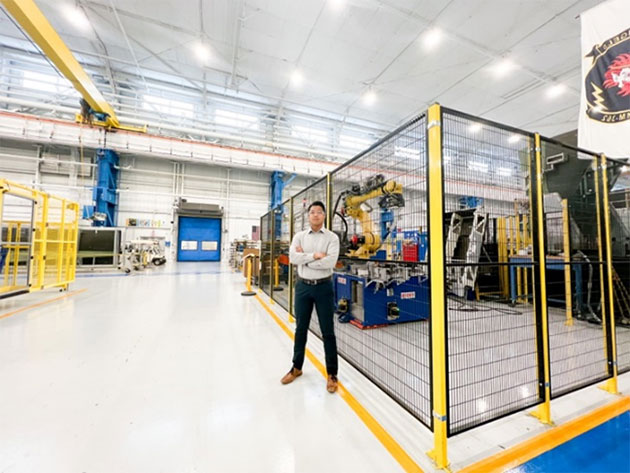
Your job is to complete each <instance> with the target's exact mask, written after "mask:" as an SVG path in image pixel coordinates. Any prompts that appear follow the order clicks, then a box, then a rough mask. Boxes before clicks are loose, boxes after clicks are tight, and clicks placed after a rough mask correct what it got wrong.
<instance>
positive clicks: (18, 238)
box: [13, 222, 22, 286]
mask: <svg viewBox="0 0 630 473" xmlns="http://www.w3.org/2000/svg"><path fill="white" fill-rule="evenodd" d="M15 226H16V228H15V247H14V248H15V250H14V252H13V286H17V281H18V267H19V266H20V251H22V248H21V245H20V243H21V242H22V223H20V222H16V224H15Z"/></svg>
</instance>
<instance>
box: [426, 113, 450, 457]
mask: <svg viewBox="0 0 630 473" xmlns="http://www.w3.org/2000/svg"><path fill="white" fill-rule="evenodd" d="M441 121H442V112H441V109H440V105H438V104H434V105H431V107H429V111H428V118H427V134H428V137H427V138H428V141H429V152H428V158H429V182H428V194H429V253H430V258H431V259H430V263H429V274H430V275H431V316H430V317H431V319H430V320H431V352H432V353H431V356H432V371H433V379H432V389H433V437H434V444H433V450H431V451H430V452H428V453H427V454H428V455H429V457H430V458H431V459H433V461H435V463H436V465H437V467H438V468H447V467H448V456H447V440H446V437H447V433H448V417H447V406H448V401H447V395H448V393H447V392H446V297H445V288H444V264H445V259H444V195H443V177H442V123H441Z"/></svg>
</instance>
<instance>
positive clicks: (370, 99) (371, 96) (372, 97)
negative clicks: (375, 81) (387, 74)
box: [363, 89, 376, 107]
mask: <svg viewBox="0 0 630 473" xmlns="http://www.w3.org/2000/svg"><path fill="white" fill-rule="evenodd" d="M375 102H376V92H374V91H373V90H372V89H369V90H368V91H367V92H366V93H365V94H363V103H364V104H365V105H367V106H368V107H369V106H371V105H374V103H375Z"/></svg>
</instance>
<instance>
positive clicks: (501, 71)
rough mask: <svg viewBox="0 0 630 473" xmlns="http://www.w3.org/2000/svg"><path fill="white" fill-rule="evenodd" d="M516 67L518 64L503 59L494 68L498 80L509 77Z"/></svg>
mask: <svg viewBox="0 0 630 473" xmlns="http://www.w3.org/2000/svg"><path fill="white" fill-rule="evenodd" d="M515 67H516V64H514V63H513V62H512V61H511V60H510V59H502V60H501V61H499V62H498V63H497V64H496V65H495V66H494V67H493V70H494V74H495V75H496V76H497V78H499V79H500V78H502V77H505V76H506V75H508V74H509V73H510V72H511V71H512V70H513V69H514V68H515Z"/></svg>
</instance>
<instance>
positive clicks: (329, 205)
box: [326, 173, 333, 230]
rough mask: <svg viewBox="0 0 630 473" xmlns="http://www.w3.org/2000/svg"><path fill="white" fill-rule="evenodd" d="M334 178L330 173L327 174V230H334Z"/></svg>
mask: <svg viewBox="0 0 630 473" xmlns="http://www.w3.org/2000/svg"><path fill="white" fill-rule="evenodd" d="M332 211H333V209H332V176H331V174H330V173H328V174H326V228H327V229H328V230H332V228H331V226H332V220H333V215H332Z"/></svg>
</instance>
